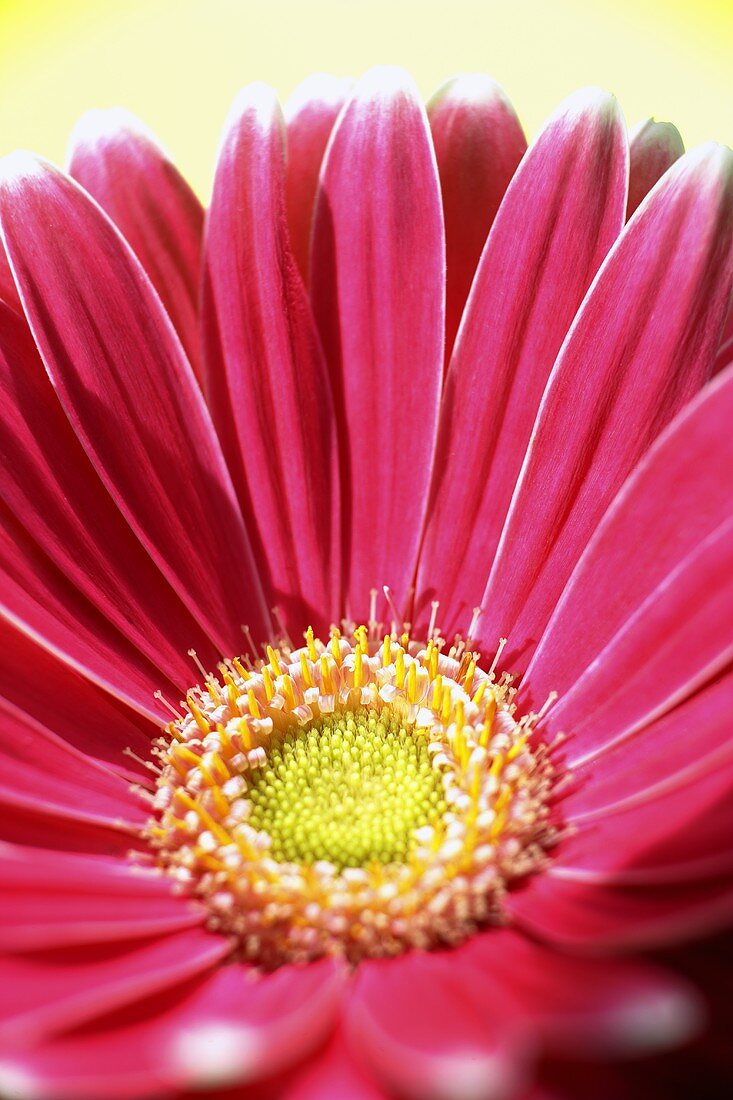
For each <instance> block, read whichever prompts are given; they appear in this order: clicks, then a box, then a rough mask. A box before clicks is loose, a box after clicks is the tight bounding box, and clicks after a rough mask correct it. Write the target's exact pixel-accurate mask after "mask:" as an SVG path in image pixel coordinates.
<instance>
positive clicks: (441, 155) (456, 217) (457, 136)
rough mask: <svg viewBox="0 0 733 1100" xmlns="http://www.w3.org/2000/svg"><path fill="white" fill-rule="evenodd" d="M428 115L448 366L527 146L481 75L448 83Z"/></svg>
mask: <svg viewBox="0 0 733 1100" xmlns="http://www.w3.org/2000/svg"><path fill="white" fill-rule="evenodd" d="M427 111H428V119H429V120H430V130H431V133H432V135H433V144H434V146H435V156H436V159H437V162H438V173H439V175H440V190H441V194H442V196H443V213H444V216H445V238H446V267H447V283H446V311H445V312H446V316H445V354H446V364H447V362H448V360H449V358H450V353H451V351H452V350H453V342H454V340H455V336H456V332H457V331H458V325H459V324H460V320H461V316H462V314H463V308H464V306H465V304H466V299H467V298H468V292H469V290H470V288H471V283H472V281H473V276H474V273H475V271H476V265H477V264H478V261H479V257H480V255H481V251H482V249H483V247H484V243H485V241H486V238H487V236H488V233H489V229H490V228H491V224H492V222H493V220H494V218H495V216H496V212H497V210H498V209H499V203H500V202H501V200H502V198H503V196H504V192H505V191H506V189H507V187H508V186H509V181H510V180H511V178H512V176H513V175H514V172H515V171H516V168H517V165H518V164H519V162H520V160H521V159H522V157H523V155H524V153H525V151H526V149H527V141H526V138H525V136H524V131H523V130H522V126H521V123H520V121H519V119H518V118H517V114H516V111H515V110H514V108H513V107H512V105H511V103H510V102H509V99H508V98H507V96H506V94H505V92H504V91H503V89H502V88H500V87H499V85H498V84H497V83H496V82H495V81H493V80H492V79H491V78H490V77H488V76H483V75H482V74H480V73H475V74H471V75H464V76H457V77H454V78H453V79H452V80H448V81H446V83H445V84H443V85H441V87H440V88H439V89H438V90H437V92H435V93H434V95H433V96H432V97H431V98H430V100H429V101H428V105H427Z"/></svg>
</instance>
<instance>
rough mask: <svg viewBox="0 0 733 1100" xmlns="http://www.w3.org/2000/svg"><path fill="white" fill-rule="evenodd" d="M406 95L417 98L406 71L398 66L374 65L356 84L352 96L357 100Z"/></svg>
mask: <svg viewBox="0 0 733 1100" xmlns="http://www.w3.org/2000/svg"><path fill="white" fill-rule="evenodd" d="M400 93H402V94H404V93H408V94H409V95H412V96H415V97H416V98H419V93H418V91H417V85H416V84H415V81H414V80H413V79H412V77H411V76H410V74H409V73H408V72H407V70H406V69H403V68H401V67H400V66H399V65H375V66H374V68H373V69H369V70H368V71H367V72H366V73H364V75H363V76H362V77H361V79H360V80H359V81H358V82H357V85H356V88H355V92H354V95H355V97H356V98H358V99H377V100H379V99H391V98H392V97H393V96H395V95H398V94H400Z"/></svg>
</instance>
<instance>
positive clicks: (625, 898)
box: [506, 874, 733, 951]
mask: <svg viewBox="0 0 733 1100" xmlns="http://www.w3.org/2000/svg"><path fill="white" fill-rule="evenodd" d="M506 906H507V909H508V911H509V912H510V913H511V914H512V915H513V916H514V917H515V918H516V919H517V921H518V922H519V924H520V926H521V927H522V928H525V929H527V930H528V931H529V932H530V933H531V934H532V935H533V936H537V937H539V938H541V939H543V940H549V941H550V942H552V943H555V944H558V945H561V946H564V947H567V948H569V949H571V950H574V951H575V950H592V951H598V950H601V949H603V950H607V949H609V948H612V949H613V950H618V949H620V948H623V949H624V950H631V949H640V948H648V947H656V946H661V945H663V944H665V943H673V944H674V943H680V942H683V941H684V940H685V939H690V938H694V937H699V936H703V935H705V934H706V933H708V932H713V931H715V930H716V929H717V928H721V927H723V928H724V927H726V926H727V925H729V924H730V922H731V919H733V887H731V886H730V884H728V885H721V884H720V883H713V884H710V883H708V882H705V883H702V884H698V883H686V884H685V887H684V889H683V890H681V889H680V886H679V885H678V884H674V885H672V886H663V885H657V884H653V885H651V886H648V887H644V886H638V887H633V886H631V887H619V886H614V885H603V884H602V883H594V884H589V883H585V882H576V881H565V880H564V879H562V878H561V877H560V876H559V875H557V876H555V875H552V874H543V875H535V876H534V877H533V878H532V879H531V880H530V881H529V882H528V883H527V886H526V887H525V888H524V889H522V890H519V891H516V892H514V893H512V894H510V895H509V896H508V898H507V902H506Z"/></svg>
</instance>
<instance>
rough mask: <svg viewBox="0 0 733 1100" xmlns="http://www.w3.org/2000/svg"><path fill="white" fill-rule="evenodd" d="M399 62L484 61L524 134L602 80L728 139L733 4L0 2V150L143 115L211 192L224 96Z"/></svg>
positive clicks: (417, 65)
mask: <svg viewBox="0 0 733 1100" xmlns="http://www.w3.org/2000/svg"><path fill="white" fill-rule="evenodd" d="M377 62H396V63H398V64H402V65H405V66H406V67H407V68H409V69H410V70H411V71H412V73H413V74H414V76H415V78H416V79H417V81H418V84H419V85H420V87H421V89H422V91H423V92H424V93H426V94H427V93H429V92H430V91H431V90H432V89H433V88H434V87H435V86H436V85H437V84H438V83H440V82H441V81H442V80H443V79H444V78H445V77H446V76H449V75H451V74H453V73H455V72H457V71H476V70H484V71H488V72H490V73H491V74H492V75H493V76H495V77H496V78H497V79H498V80H499V81H500V82H501V83H502V84H504V86H505V87H506V89H507V91H508V92H509V94H510V95H511V97H512V98H513V100H514V102H515V105H516V107H517V109H518V111H519V113H520V116H521V117H522V119H523V121H524V123H525V126H526V128H527V130H528V132H529V133H530V134H531V133H533V132H534V131H535V130H536V129H537V127H538V125H539V124H540V123H541V121H542V119H543V118H544V117H545V116H546V115H547V114H548V113H549V112H550V110H551V109H552V107H553V106H554V105H555V104H556V103H557V102H558V101H559V100H560V99H561V98H562V97H563V96H565V95H566V94H567V93H568V92H569V91H571V90H572V89H573V88H575V87H578V86H580V85H583V84H590V83H593V84H601V85H603V86H604V87H606V88H608V89H610V90H611V91H613V92H614V93H615V94H616V95H617V96H618V97H619V99H620V101H621V105H622V107H623V109H624V112H625V114H626V117H627V119H628V121H629V123H630V124H631V123H634V122H636V121H638V120H639V119H641V118H643V117H647V116H649V115H654V116H655V117H657V118H661V119H670V120H672V121H674V122H676V123H677V125H678V126H679V128H680V130H681V131H682V135H683V137H684V139H685V141H686V143H687V145H688V146H691V145H695V144H698V143H699V142H701V141H706V140H708V139H710V138H714V139H717V140H720V141H724V142H726V143H728V144H733V0H694V2H689V0H616V2H615V3H612V2H610V0H595V2H594V0H553V2H551V3H546V2H544V0H503V2H498V0H0V152H7V151H8V150H10V149H12V148H15V147H19V146H20V147H24V148H31V149H34V150H36V151H37V152H40V153H43V154H45V155H46V156H48V157H50V158H51V159H53V160H55V161H57V162H62V161H63V159H64V155H65V148H66V140H67V136H68V133H69V130H70V128H71V126H72V125H73V123H74V121H75V120H76V118H77V117H78V116H79V114H81V113H82V112H83V111H84V110H85V109H86V108H87V107H104V106H114V105H122V106H125V107H128V108H129V109H130V110H132V111H134V112H135V113H137V114H139V115H141V116H142V117H143V118H144V119H145V120H146V121H147V122H148V123H149V125H150V126H152V128H153V129H154V130H155V131H156V132H157V133H158V134H159V136H160V137H161V138H162V139H163V140H164V142H165V144H166V145H167V146H168V148H169V149H171V150H172V151H173V153H174V155H175V157H176V159H177V160H178V162H179V164H180V165H181V167H182V168H183V169H184V171H185V172H186V173H187V174H188V175H189V177H190V178H191V179H192V181H193V182H194V184H195V186H196V187H197V188H198V190H199V191H200V192H201V193H202V194H204V195H205V194H206V193H207V192H208V190H209V186H210V180H211V172H212V160H213V156H214V152H215V149H216V144H217V140H218V136H219V131H220V128H221V125H222V121H223V118H224V115H225V113H226V110H227V107H228V104H229V102H230V100H231V99H232V97H233V95H234V93H235V92H236V90H237V88H238V87H240V86H241V85H242V84H244V83H246V82H248V81H250V80H253V79H263V80H266V81H268V82H269V83H271V84H274V85H275V87H276V88H277V90H278V92H279V93H280V95H281V96H282V97H283V98H285V97H287V96H288V95H289V94H290V92H291V91H292V90H293V88H294V87H295V85H296V84H297V83H298V82H299V81H300V80H301V79H302V78H303V77H304V76H306V75H307V74H308V73H310V72H315V71H324V70H325V71H330V72H334V73H336V74H338V75H349V74H356V75H358V74H359V73H361V72H363V71H364V69H366V68H368V67H369V66H370V65H373V64H375V63H377Z"/></svg>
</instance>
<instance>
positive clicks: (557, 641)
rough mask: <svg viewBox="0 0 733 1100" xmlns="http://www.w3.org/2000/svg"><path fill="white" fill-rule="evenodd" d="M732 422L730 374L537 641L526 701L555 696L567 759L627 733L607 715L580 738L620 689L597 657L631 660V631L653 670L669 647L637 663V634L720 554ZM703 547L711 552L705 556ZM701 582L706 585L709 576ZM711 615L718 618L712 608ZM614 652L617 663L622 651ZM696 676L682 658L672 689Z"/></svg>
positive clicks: (649, 472)
mask: <svg viewBox="0 0 733 1100" xmlns="http://www.w3.org/2000/svg"><path fill="white" fill-rule="evenodd" d="M731 419H733V372H728V373H727V374H724V375H721V376H720V377H719V378H718V379H716V380H715V381H714V382H713V383H711V384H710V385H709V386H707V387H705V389H704V390H703V391H702V392H701V393H700V394H699V395H698V396H697V397H696V398H695V399H694V400H693V401H692V402H690V404H689V405H688V406H687V407H686V408H685V409H684V410H683V411H682V412H681V413H680V415H679V416H678V417H677V418H676V419H675V421H674V422H673V423H672V424H671V425H670V426H669V428H668V429H667V430H666V431H665V432H663V434H662V435H661V436H660V437H659V439H658V441H657V442H656V443H655V444H654V445H653V447H652V448H651V450H650V451H649V452H648V454H647V456H646V457H645V458H644V459H643V460H642V462H641V463H640V464H639V466H638V468H637V469H636V470H635V471H634V473H633V474H632V475H631V476H630V477H629V479H628V481H627V482H626V484H625V485H624V487H623V489H622V490H621V492H620V493H619V495H618V497H617V498H616V500H615V501H614V503H613V505H612V506H611V508H610V509H609V510H608V512H607V514H606V516H605V517H604V518H603V520H602V522H601V524H600V525H599V527H598V530H597V532H596V533H595V535H594V537H593V539H592V541H591V542H590V543H589V545H588V548H587V550H586V552H585V553H584V555H583V557H582V558H581V560H580V562H579V563H578V566H577V568H576V570H575V572H574V573H573V576H572V579H571V581H570V582H569V584H568V586H567V588H566V590H565V592H564V593H563V595H562V598H561V600H560V602H559V603H558V605H557V609H556V611H555V613H554V615H553V617H552V619H551V621H550V623H549V625H548V627H547V630H546V631H545V633H544V635H543V636H542V639H541V641H540V645H539V646H538V648H537V651H536V653H535V656H534V658H533V660H532V662H531V664H530V667H529V669H528V670H527V676H526V681H525V683H526V687H525V689H524V690H525V696H526V699H527V700H528V701H531V702H532V705H534V704H536V705H538V706H539V705H540V704H541V703H542V702H543V701H544V699H545V698H546V697H547V694H548V692H550V691H557V692H558V694H559V701H558V703H557V705H556V707H554V708H553V710H552V711H551V712H550V714H549V715H548V719H547V731H548V734H549V735H550V736H552V733H553V732H554V731H556V730H559V729H564V730H567V731H571V730H572V731H573V734H574V736H573V744H572V749H571V752H572V755H573V757H574V758H575V757H578V756H580V755H581V754H583V753H585V752H588V751H590V750H591V749H592V748H593V746H597V747H599V748H600V747H602V746H603V745H604V744H605V743H606V742H607V741H608V739H609V737H611V736H613V735H615V734H617V733H620V732H621V731H622V730H623V728H624V719H623V715H621V714H620V715H619V722H616V721H615V719H614V717H613V716H612V714H611V713H610V711H609V710H607V712H606V723H605V725H604V726H603V727H600V726H599V727H598V729H597V730H595V729H594V730H591V729H590V728H587V729H586V730H585V732H584V733H582V734H581V731H580V728H579V727H580V725H582V723H583V722H584V720H585V718H586V713H585V709H584V708H588V707H589V705H590V709H591V710H594V711H595V710H597V709H598V708H601V707H603V706H604V705H605V704H607V703H608V702H609V701H610V697H611V696H612V695H613V694H614V693H615V692H616V691H617V688H618V668H619V666H618V664H617V665H616V666H614V664H613V663H610V664H609V665H608V666H606V664H605V661H603V660H600V659H599V655H600V654H602V653H603V652H604V651H605V650H607V649H608V647H609V646H610V647H613V646H614V644H616V645H617V646H620V647H624V646H625V647H626V652H627V653H629V652H630V651H631V649H632V648H633V646H634V636H635V630H636V628H637V627H638V628H639V633H638V646H637V652H636V656H637V657H638V658H639V660H640V661H641V662H642V663H643V662H644V661H646V660H649V659H652V660H653V658H654V655H655V652H656V649H657V647H663V646H664V644H665V642H666V641H667V638H666V637H665V636H663V633H660V634H659V635H658V637H657V638H656V639H654V642H653V646H652V651H651V652H647V653H646V654H644V655H642V653H641V647H642V646H646V645H647V642H648V636H647V635H646V634H645V633H644V629H643V628H644V624H645V622H646V623H647V624H650V623H651V624H653V622H654V612H655V608H654V606H653V605H654V602H655V601H656V600H657V599H661V598H662V597H663V595H664V593H665V591H669V592H671V593H674V591H675V582H678V583H679V582H681V581H684V580H685V578H686V577H687V579H688V581H690V582H692V583H693V584H694V581H695V572H696V570H697V569H698V568H702V567H704V566H705V562H706V558H707V564H708V566H710V565H714V555H715V546H716V544H717V546H718V548H719V549H720V548H721V547H722V548H723V549H724V542H723V543H722V544H721V541H720V539H721V537H722V536H723V533H724V530H725V527H726V524H727V523H729V522H730V519H731V516H732V515H733V503H732V502H731V495H730V489H729V471H730V469H731V468H733V439H732V438H731V432H730V423H731ZM716 532H717V533H718V534H717V537H716ZM709 540H712V542H711V544H710V546H708V548H707V551H706V549H705V545H706V543H708V541H709ZM630 547H633V552H630ZM685 566H687V567H688V568H687V569H685ZM703 575H704V574H703V573H701V574H700V577H701V579H702V577H703ZM707 575H708V576H710V575H711V574H710V573H709V569H708V573H707ZM727 579H728V578H727V577H724V576H721V577H714V580H715V583H716V586H717V584H718V583H720V584H721V585H722V586H725V583H726V582H727ZM711 610H712V611H713V613H714V612H715V608H714V607H713V608H711ZM678 618H679V617H678ZM684 626H685V622H684V619H683V618H679V622H678V623H676V624H675V629H677V628H683V629H684ZM691 626H692V624H691ZM720 626H721V629H720V630H719V631H718V633H717V635H716V636H715V637H714V638H712V639H711V641H712V643H713V646H714V647H716V646H717V652H718V653H720V652H721V651H722V650H724V649H725V647H726V646H727V645H728V644H729V641H730V639H729V636H728V632H727V631H726V628H725V624H724V623H721V624H720ZM664 629H666V628H662V630H664ZM618 652H619V654H620V655H621V654H622V653H623V648H619V649H618ZM606 667H607V669H608V674H609V679H608V682H607V689H606V687H604V686H603V682H602V681H603V677H602V675H601V677H600V679H599V678H598V677H599V674H600V672H601V670H602V669H605V668H606ZM700 667H701V666H700V664H699V663H697V662H696V655H695V654H694V653H693V652H692V651H691V652H689V654H688V655H687V660H686V661H685V659H684V658H683V659H682V662H681V665H680V668H679V674H680V676H681V677H682V679H681V680H680V681H679V682H682V683H684V676H685V674H686V672H687V670H688V669H689V677H690V678H692V677H694V675H695V674H696V672H698V671H699V670H700ZM586 682H587V684H588V686H589V687H590V684H591V682H594V683H595V691H596V694H595V695H594V696H593V701H592V704H590V698H591V697H590V695H589V694H588V691H587V690H586V688H585V687H584V684H585V683H586ZM573 685H575V686H573ZM648 686H649V688H650V690H651V691H652V692H653V691H654V690H655V685H654V683H653V682H651V681H649V683H648ZM571 689H572V690H571ZM575 701H577V702H575ZM638 702H639V703H640V704H641V707H642V710H641V711H640V712H638V713H641V714H643V713H644V702H645V701H642V700H638ZM627 724H628V723H627Z"/></svg>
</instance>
